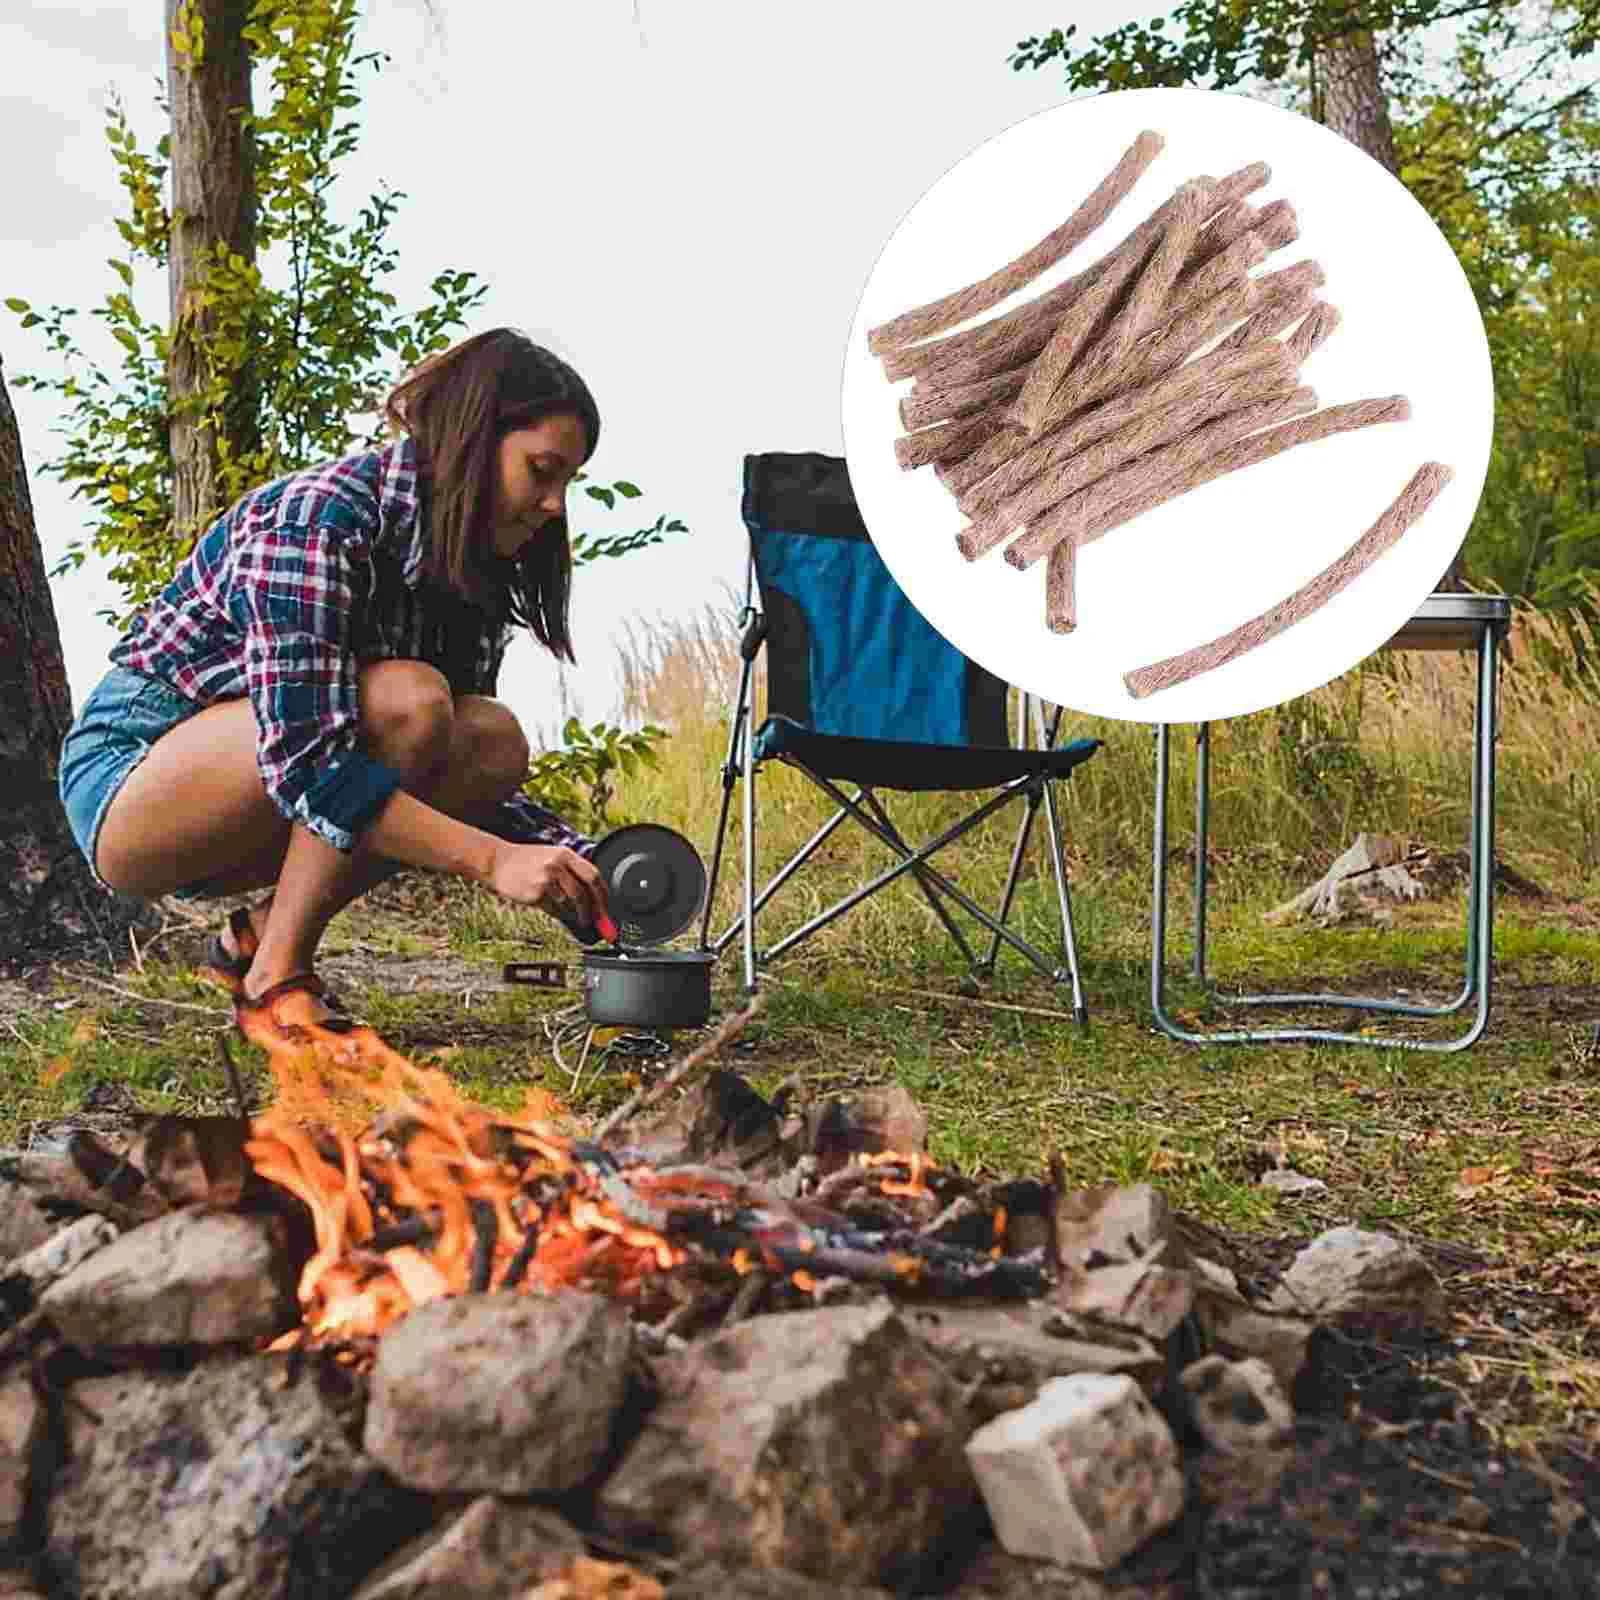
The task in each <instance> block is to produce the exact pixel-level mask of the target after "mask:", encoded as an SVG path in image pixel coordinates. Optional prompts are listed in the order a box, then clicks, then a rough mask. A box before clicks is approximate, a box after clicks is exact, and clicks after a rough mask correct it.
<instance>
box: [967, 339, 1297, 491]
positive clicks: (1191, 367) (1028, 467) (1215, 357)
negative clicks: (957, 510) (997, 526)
mask: <svg viewBox="0 0 1600 1600" xmlns="http://www.w3.org/2000/svg"><path fill="white" fill-rule="evenodd" d="M1283 360H1284V347H1283V346H1282V345H1281V344H1279V343H1278V342H1277V340H1275V339H1262V340H1259V341H1258V342H1257V343H1255V344H1253V345H1250V346H1248V347H1247V348H1245V349H1244V350H1236V351H1224V352H1221V353H1217V352H1213V353H1211V354H1210V355H1204V356H1200V357H1199V358H1198V359H1196V360H1194V361H1190V362H1187V363H1186V364H1185V365H1183V366H1181V367H1177V368H1175V369H1174V370H1173V371H1172V372H1169V373H1168V374H1167V375H1166V376H1165V377H1164V378H1158V379H1156V380H1155V382H1154V383H1147V384H1143V385H1141V386H1140V387H1139V388H1137V389H1128V390H1125V391H1124V392H1123V393H1122V394H1119V395H1115V396H1113V397H1112V398H1111V399H1110V400H1107V401H1106V403H1105V404H1104V405H1102V406H1097V407H1096V408H1095V409H1094V410H1093V411H1090V412H1087V413H1085V414H1084V415H1082V416H1079V417H1076V418H1075V419H1074V420H1072V421H1071V422H1067V423H1065V424H1063V425H1062V426H1061V427H1060V428H1058V429H1056V431H1055V432H1054V433H1047V434H1045V435H1044V436H1043V437H1042V438H1040V439H1037V440H1035V441H1034V442H1033V443H1032V444H1030V445H1029V446H1028V447H1027V448H1026V449H1025V450H1023V451H1022V452H1021V453H1020V454H1018V455H1014V456H1012V457H1011V458H1010V459H1009V460H1007V461H1003V462H1002V463H1001V464H1000V465H999V466H997V467H996V468H995V469H994V471H993V472H990V473H988V474H987V475H986V476H985V477H983V478H981V479H979V480H978V482H976V483H975V484H973V486H972V487H971V488H970V489H969V490H967V491H966V492H965V493H964V494H958V495H957V501H958V503H959V504H960V506H961V509H962V510H963V511H965V512H966V513H967V514H968V515H969V516H971V515H975V514H977V513H979V512H981V511H984V510H986V509H987V508H988V507H990V506H994V505H998V504H999V503H1000V502H1001V501H1002V500H1003V499H1005V497H1006V496H1007V495H1009V494H1012V493H1014V492H1015V491H1016V490H1018V489H1020V488H1021V487H1022V486H1023V484H1025V483H1026V482H1027V481H1028V480H1029V479H1030V478H1033V477H1036V476H1037V475H1038V474H1039V473H1041V472H1048V471H1049V470H1050V468H1051V467H1053V466H1055V465H1057V464H1058V463H1059V462H1061V461H1063V460H1064V459H1066V457H1068V456H1070V455H1073V454H1075V453H1076V452H1077V451H1079V450H1086V449H1087V448H1088V447H1089V446H1090V445H1092V444H1095V443H1096V442H1098V441H1099V440H1101V439H1103V438H1105V437H1106V435H1107V434H1110V433H1115V432H1116V431H1117V430H1118V429H1119V428H1121V427H1123V426H1124V425H1125V424H1127V423H1130V422H1133V421H1134V420H1136V419H1137V418H1139V417H1142V416H1144V415H1145V414H1146V413H1147V412H1151V411H1157V410H1159V409H1161V408H1162V407H1163V406H1168V405H1171V404H1172V403H1173V402H1174V401H1177V400H1181V399H1182V398H1183V396H1184V395H1186V394H1188V393H1189V392H1190V391H1191V390H1194V389H1197V388H1199V387H1200V386H1201V385H1202V384H1208V383H1216V382H1225V381H1227V380H1228V379H1230V378H1235V377H1241V376H1243V375H1244V374H1246V373H1249V372H1255V371H1258V370H1260V368H1262V367H1265V366H1272V365H1276V364H1281V363H1282V362H1283ZM969 459H974V458H969Z"/></svg>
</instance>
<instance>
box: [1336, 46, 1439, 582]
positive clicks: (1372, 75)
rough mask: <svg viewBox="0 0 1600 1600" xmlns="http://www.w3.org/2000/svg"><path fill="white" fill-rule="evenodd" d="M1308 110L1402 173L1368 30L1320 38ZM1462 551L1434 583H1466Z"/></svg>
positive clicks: (1387, 168)
mask: <svg viewBox="0 0 1600 1600" xmlns="http://www.w3.org/2000/svg"><path fill="white" fill-rule="evenodd" d="M1311 85H1312V88H1311V115H1312V117H1313V118H1314V119H1315V120H1316V121H1317V122H1320V123H1322V124H1323V126H1324V127H1328V128H1332V129H1333V131H1334V132H1335V133H1341V134H1343V135H1344V137H1345V138H1346V139H1348V140H1349V141H1350V142H1351V143H1352V144H1353V145H1356V146H1357V147H1358V148H1359V149H1362V150H1364V151H1366V153H1367V154H1368V155H1369V156H1371V157H1372V159H1373V160H1374V161H1376V162H1377V163H1378V164H1379V165H1380V166H1381V167H1383V168H1384V170H1385V171H1387V172H1390V173H1393V175H1394V176H1395V177H1396V178H1398V177H1399V176H1400V163H1399V161H1398V159H1397V158H1396V156H1395V152H1394V128H1393V125H1392V124H1391V123H1390V121H1389V97H1388V95H1387V93H1386V92H1385V90H1384V86H1383V71H1382V68H1381V66H1380V64H1379V61H1378V45H1377V40H1376V39H1375V38H1374V37H1373V35H1372V34H1371V33H1370V32H1366V31H1363V32H1360V33H1347V34H1345V35H1344V36H1343V37H1342V38H1338V39H1327V40H1324V41H1323V42H1322V43H1320V44H1319V45H1318V46H1317V47H1316V51H1315V53H1314V54H1313V56H1312V62H1311ZM1465 580H1466V570H1465V568H1464V567H1463V565H1462V560H1461V556H1460V553H1459V552H1458V553H1457V555H1456V557H1455V559H1454V560H1453V561H1452V562H1451V563H1450V565H1449V567H1448V568H1446V569H1445V571H1444V573H1443V574H1442V575H1441V576H1440V578H1439V581H1438V583H1437V584H1436V585H1435V588H1436V589H1439V590H1441V591H1445V592H1451V591H1459V590H1461V589H1464V588H1465V587H1466V581H1465Z"/></svg>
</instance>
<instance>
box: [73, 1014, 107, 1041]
mask: <svg viewBox="0 0 1600 1600" xmlns="http://www.w3.org/2000/svg"><path fill="white" fill-rule="evenodd" d="M99 1031H100V1024H99V1023H98V1022H96V1021H95V1020H94V1018H93V1017H84V1018H83V1019H82V1021H80V1022H79V1023H78V1025H77V1027H75V1028H74V1029H73V1030H72V1042H73V1044H88V1043H89V1041H90V1040H91V1039H93V1038H94V1036H95V1035H96V1034H97V1033H99Z"/></svg>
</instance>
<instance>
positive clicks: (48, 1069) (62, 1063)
mask: <svg viewBox="0 0 1600 1600" xmlns="http://www.w3.org/2000/svg"><path fill="white" fill-rule="evenodd" d="M71 1066H72V1057H71V1056H69V1055H59V1056H57V1057H56V1058H55V1060H54V1061H48V1062H46V1063H45V1065H44V1066H43V1067H41V1068H40V1070H39V1087H40V1088H41V1089H53V1088H54V1087H55V1086H56V1085H57V1084H58V1083H60V1081H61V1080H62V1078H64V1077H65V1076H66V1075H67V1072H68V1070H69V1069H70V1068H71Z"/></svg>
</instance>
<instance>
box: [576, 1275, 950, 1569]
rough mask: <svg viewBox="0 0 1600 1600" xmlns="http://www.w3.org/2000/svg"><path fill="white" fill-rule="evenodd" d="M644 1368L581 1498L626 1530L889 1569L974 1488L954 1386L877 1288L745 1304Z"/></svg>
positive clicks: (736, 1562) (784, 1561)
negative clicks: (641, 1410)
mask: <svg viewBox="0 0 1600 1600" xmlns="http://www.w3.org/2000/svg"><path fill="white" fill-rule="evenodd" d="M656 1374H657V1377H658V1379H659V1380H660V1384H661V1391H662V1393H661V1400H660V1403H659V1404H658V1405H657V1407H656V1409H655V1410H654V1411H653V1412H651V1414H650V1415H649V1417H648V1418H647V1419H646V1420H645V1424H644V1427H643V1430H642V1431H641V1433H640V1434H639V1436H638V1438H637V1439H635V1440H634V1442H633V1444H632V1445H631V1446H630V1447H629V1449H628V1451H627V1453H626V1454H625V1455H624V1456H623V1459H622V1461H621V1463H620V1464H619V1466H618V1467H617V1468H616V1470H615V1471H614V1472H613V1473H612V1474H611V1476H610V1477H609V1478H608V1479H607V1481H606V1483H605V1485H604V1487H603V1488H602V1489H601V1491H600V1496H599V1501H598V1505H597V1508H596V1511H597V1517H598V1521H599V1524H600V1526H601V1528H602V1529H603V1530H604V1531H605V1532H607V1533H610V1534H613V1535H615V1536H617V1537H619V1538H622V1539H623V1540H625V1541H628V1542H630V1543H632V1542H635V1541H637V1542H639V1543H643V1544H657V1545H665V1546H666V1547H668V1548H669V1549H671V1550H673V1551H677V1552H682V1553H683V1554H684V1555H686V1556H687V1557H689V1558H691V1559H693V1560H695V1561H699V1562H709V1563H720V1564H722V1565H725V1566H727V1567H731V1568H735V1569H738V1568H742V1567H751V1568H759V1569H771V1568H784V1569H788V1570H789V1571H790V1572H795V1573H801V1574H804V1575H808V1576H811V1577H815V1578H828V1579H832V1580H834V1581H835V1582H836V1583H838V1584H846V1583H857V1584H860V1583H872V1582H892V1581H895V1580H896V1579H897V1578H898V1577H899V1576H902V1575H904V1574H906V1573H908V1572H912V1571H915V1570H916V1569H917V1568H918V1567H919V1565H920V1564H921V1563H922V1562H923V1561H924V1560H925V1559H926V1558H927V1557H928V1556H929V1554H930V1553H931V1552H932V1551H933V1550H934V1549H935V1548H936V1547H937V1546H938V1543H939V1541H940V1539H941V1537H942V1536H943V1535H944V1534H945V1532H946V1531H947V1529H948V1528H949V1527H950V1525H951V1524H952V1523H953V1522H954V1521H956V1520H957V1519H959V1518H961V1517H962V1516H963V1514H964V1513H966V1512H967V1511H968V1510H969V1509H970V1508H971V1507H972V1505H973V1503H974V1501H975V1500H976V1497H977V1485H976V1483H975V1482H974V1480H973V1477H972V1472H971V1469H970V1468H969V1467H968V1466H967V1463H966V1461H965V1459H964V1457H963V1454H962V1449H963V1446H964V1444H965V1442H966V1438H967V1434H968V1432H969V1431H970V1424H969V1423H968V1422H967V1421H966V1408H965V1407H964V1406H963V1405H962V1397H961V1392H960V1389H959V1388H958V1386H957V1385H956V1383H955V1381H954V1380H953V1379H952V1378H951V1377H950V1376H949V1375H948V1374H947V1373H946V1372H945V1370H944V1368H943V1366H942V1365H941V1364H940V1362H939V1361H938V1359H937V1358H936V1357H935V1356H934V1355H933V1354H932V1353H931V1352H930V1351H929V1350H928V1349H927V1348H926V1347H925V1346H924V1345H923V1343H922V1342H921V1340H919V1339H917V1338H916V1337H915V1336H914V1335H913V1334H912V1333H911V1332H910V1331H909V1330H908V1328H907V1326H906V1324H905V1323H904V1322H903V1321H902V1320H901V1318H900V1317H899V1316H898V1315H897V1314H896V1313H895V1311H894V1309H893V1307H891V1306H889V1305H888V1304H886V1303H882V1302H880V1303H878V1304H876V1305H870V1306H838V1307H832V1308H829V1309H826V1310H820V1311H793V1312H786V1313H784V1314H782V1315H778V1316H766V1317H757V1318H755V1319H753V1320H752V1321H750V1322H746V1323H743V1324H741V1325H740V1326H739V1327H737V1328H734V1329H733V1330H731V1331H730V1332H728V1333H724V1334H720V1335H719V1336H718V1337H716V1338H714V1339H710V1340H707V1341H705V1342H704V1343H701V1344H698V1345H695V1346H692V1347H691V1348H690V1349H688V1350H685V1351H683V1352H681V1353H680V1354H675V1355H672V1356H668V1357H666V1358H664V1359H663V1360H661V1361H659V1362H657V1363H656Z"/></svg>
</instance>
